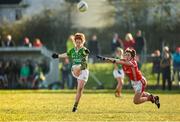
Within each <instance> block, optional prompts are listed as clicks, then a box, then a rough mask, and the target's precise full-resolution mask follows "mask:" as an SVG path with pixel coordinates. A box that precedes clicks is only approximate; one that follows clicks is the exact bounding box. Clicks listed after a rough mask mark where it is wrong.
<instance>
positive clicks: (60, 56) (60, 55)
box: [52, 53, 68, 59]
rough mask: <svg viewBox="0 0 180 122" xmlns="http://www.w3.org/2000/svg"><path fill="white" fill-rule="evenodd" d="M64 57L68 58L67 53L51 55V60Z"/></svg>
mask: <svg viewBox="0 0 180 122" xmlns="http://www.w3.org/2000/svg"><path fill="white" fill-rule="evenodd" d="M66 57H68V56H67V53H62V54H58V53H53V54H52V58H54V59H55V58H66Z"/></svg>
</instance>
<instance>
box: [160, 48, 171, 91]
mask: <svg viewBox="0 0 180 122" xmlns="http://www.w3.org/2000/svg"><path fill="white" fill-rule="evenodd" d="M160 66H161V70H162V89H163V90H165V86H166V82H167V83H168V90H171V86H172V83H171V55H170V53H169V48H168V47H167V46H165V47H164V48H163V56H162V59H161V62H160Z"/></svg>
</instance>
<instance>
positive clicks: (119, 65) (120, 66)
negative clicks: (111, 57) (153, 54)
mask: <svg viewBox="0 0 180 122" xmlns="http://www.w3.org/2000/svg"><path fill="white" fill-rule="evenodd" d="M115 58H116V59H121V58H120V57H118V56H116V57H115ZM117 66H118V69H122V65H121V64H117Z"/></svg>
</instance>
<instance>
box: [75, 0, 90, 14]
mask: <svg viewBox="0 0 180 122" xmlns="http://www.w3.org/2000/svg"><path fill="white" fill-rule="evenodd" d="M77 9H78V10H79V11H80V12H85V11H87V10H88V4H87V3H86V2H85V1H80V2H79V3H78V4H77Z"/></svg>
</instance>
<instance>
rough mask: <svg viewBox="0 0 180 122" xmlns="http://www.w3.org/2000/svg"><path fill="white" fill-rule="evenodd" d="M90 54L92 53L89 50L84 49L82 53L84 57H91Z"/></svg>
mask: <svg viewBox="0 0 180 122" xmlns="http://www.w3.org/2000/svg"><path fill="white" fill-rule="evenodd" d="M89 53H90V51H89V49H87V48H85V47H84V49H83V52H82V54H83V56H87V55H89Z"/></svg>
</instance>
